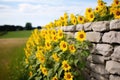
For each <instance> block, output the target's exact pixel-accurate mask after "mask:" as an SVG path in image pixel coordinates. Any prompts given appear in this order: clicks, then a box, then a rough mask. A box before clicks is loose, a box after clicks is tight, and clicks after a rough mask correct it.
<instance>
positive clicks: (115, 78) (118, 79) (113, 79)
mask: <svg viewBox="0 0 120 80" xmlns="http://www.w3.org/2000/svg"><path fill="white" fill-rule="evenodd" d="M109 79H110V80H120V76H116V75H110V78H109Z"/></svg>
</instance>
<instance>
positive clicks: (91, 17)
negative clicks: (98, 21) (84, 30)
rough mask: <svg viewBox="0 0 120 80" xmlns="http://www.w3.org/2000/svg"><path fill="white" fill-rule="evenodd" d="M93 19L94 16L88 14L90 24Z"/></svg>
mask: <svg viewBox="0 0 120 80" xmlns="http://www.w3.org/2000/svg"><path fill="white" fill-rule="evenodd" d="M94 18H95V15H94V13H93V12H92V13H90V14H88V20H89V21H90V22H92V21H93V20H94Z"/></svg>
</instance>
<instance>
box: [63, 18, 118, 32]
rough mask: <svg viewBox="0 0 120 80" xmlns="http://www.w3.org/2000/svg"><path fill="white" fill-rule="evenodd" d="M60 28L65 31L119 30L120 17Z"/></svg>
mask: <svg viewBox="0 0 120 80" xmlns="http://www.w3.org/2000/svg"><path fill="white" fill-rule="evenodd" d="M61 29H62V30H63V31H65V32H75V31H80V30H84V31H94V32H105V31H110V30H120V19H116V20H111V21H98V22H89V23H85V24H77V25H70V26H64V27H61Z"/></svg>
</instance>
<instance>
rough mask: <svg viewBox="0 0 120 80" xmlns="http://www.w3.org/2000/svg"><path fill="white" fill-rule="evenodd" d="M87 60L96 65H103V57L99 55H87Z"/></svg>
mask: <svg viewBox="0 0 120 80" xmlns="http://www.w3.org/2000/svg"><path fill="white" fill-rule="evenodd" d="M87 59H88V61H90V62H93V63H96V64H104V57H103V56H100V55H89V56H88V58H87Z"/></svg>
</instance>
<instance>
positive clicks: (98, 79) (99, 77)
mask: <svg viewBox="0 0 120 80" xmlns="http://www.w3.org/2000/svg"><path fill="white" fill-rule="evenodd" d="M91 75H92V77H94V78H95V79H96V80H108V75H100V74H97V73H94V72H92V74H91Z"/></svg>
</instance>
